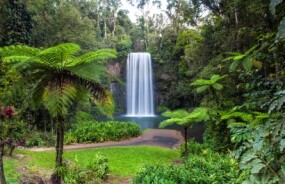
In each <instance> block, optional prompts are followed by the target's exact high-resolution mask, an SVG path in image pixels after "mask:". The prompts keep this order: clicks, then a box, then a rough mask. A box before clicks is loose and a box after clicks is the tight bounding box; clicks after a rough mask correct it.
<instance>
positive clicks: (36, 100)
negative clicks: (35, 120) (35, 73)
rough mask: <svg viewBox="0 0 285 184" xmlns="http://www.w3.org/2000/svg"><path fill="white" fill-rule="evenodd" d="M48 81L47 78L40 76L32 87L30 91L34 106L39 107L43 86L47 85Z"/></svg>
mask: <svg viewBox="0 0 285 184" xmlns="http://www.w3.org/2000/svg"><path fill="white" fill-rule="evenodd" d="M49 81H50V80H49V78H47V77H43V76H42V78H41V79H39V81H38V82H37V83H36V84H35V88H34V89H33V93H32V100H33V104H34V106H35V107H36V108H39V107H40V104H41V102H42V98H43V95H44V92H45V88H46V86H48V83H49Z"/></svg>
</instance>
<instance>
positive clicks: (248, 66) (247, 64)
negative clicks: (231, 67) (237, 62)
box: [242, 57, 252, 72]
mask: <svg viewBox="0 0 285 184" xmlns="http://www.w3.org/2000/svg"><path fill="white" fill-rule="evenodd" d="M242 66H243V68H244V69H245V71H247V72H248V71H250V70H251V67H252V60H251V58H250V57H246V58H244V60H243V61H242Z"/></svg>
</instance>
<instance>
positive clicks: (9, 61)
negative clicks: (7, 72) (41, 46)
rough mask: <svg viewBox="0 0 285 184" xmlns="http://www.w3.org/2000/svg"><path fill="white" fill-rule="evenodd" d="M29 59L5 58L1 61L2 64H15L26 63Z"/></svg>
mask: <svg viewBox="0 0 285 184" xmlns="http://www.w3.org/2000/svg"><path fill="white" fill-rule="evenodd" d="M29 58H30V57H29V56H7V57H5V58H3V60H2V61H4V63H7V64H15V63H19V62H23V61H26V60H28V59H29Z"/></svg>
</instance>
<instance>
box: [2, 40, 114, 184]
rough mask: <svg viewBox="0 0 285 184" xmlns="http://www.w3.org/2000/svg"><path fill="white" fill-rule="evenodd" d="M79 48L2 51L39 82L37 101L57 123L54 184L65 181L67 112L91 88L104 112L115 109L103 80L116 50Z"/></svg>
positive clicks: (27, 77)
mask: <svg viewBox="0 0 285 184" xmlns="http://www.w3.org/2000/svg"><path fill="white" fill-rule="evenodd" d="M79 51H80V47H79V46H78V45H76V44H72V43H66V44H60V45H57V46H54V47H51V48H48V49H45V50H39V49H36V48H32V47H27V46H10V47H4V48H2V49H1V51H0V54H2V56H4V61H5V62H7V63H11V64H13V66H14V67H15V68H16V69H17V70H18V71H19V72H20V73H21V74H22V78H23V79H24V80H28V81H29V82H30V83H33V84H35V88H34V89H33V99H34V102H35V103H37V104H38V103H39V102H40V103H41V104H43V105H44V106H45V107H46V109H47V110H48V111H49V113H50V115H51V116H52V117H53V119H54V121H55V122H56V124H57V128H56V129H57V140H56V172H55V174H54V175H53V177H52V180H53V183H57V184H59V183H61V176H60V174H59V173H58V171H59V170H58V169H60V167H61V166H62V155H63V141H64V140H63V139H64V126H65V120H66V115H67V114H68V112H69V110H70V108H71V106H72V104H73V102H74V101H75V100H76V96H78V95H79V96H80V95H82V93H83V92H86V90H88V91H89V92H90V93H91V94H92V96H93V99H94V102H95V103H96V104H97V105H98V106H99V107H100V108H101V109H102V110H103V111H102V112H103V113H105V114H109V115H110V114H111V113H112V111H113V109H114V106H113V102H112V98H111V95H110V93H109V92H108V91H107V90H106V88H105V87H104V86H103V82H104V81H102V79H103V77H105V75H106V70H105V67H104V62H105V61H106V60H107V59H111V58H115V57H116V52H115V51H113V50H98V51H96V52H89V53H86V54H84V55H81V56H78V55H77V54H78V52H79ZM82 89H86V90H82Z"/></svg>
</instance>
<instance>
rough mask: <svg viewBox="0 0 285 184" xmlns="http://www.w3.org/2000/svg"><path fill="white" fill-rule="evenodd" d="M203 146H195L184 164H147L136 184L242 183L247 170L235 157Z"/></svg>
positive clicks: (135, 179) (136, 177) (134, 179)
mask: <svg viewBox="0 0 285 184" xmlns="http://www.w3.org/2000/svg"><path fill="white" fill-rule="evenodd" d="M193 145H195V143H194V144H192V147H194V146H193ZM203 146H204V145H198V146H197V145H196V146H195V147H194V149H193V151H192V154H190V155H189V157H188V159H187V160H184V163H183V164H182V165H170V166H146V167H145V168H144V169H143V170H142V171H141V172H139V173H138V174H137V175H136V176H135V177H134V178H133V184H147V183H153V184H161V183H167V184H172V183H173V184H174V183H179V184H192V183H200V184H204V183H205V184H208V183H232V184H234V183H236V184H239V183H242V181H243V180H244V179H245V178H246V177H248V173H247V172H242V173H240V170H239V167H238V163H237V162H236V161H235V160H234V159H233V158H231V157H230V156H228V155H224V154H219V153H213V152H211V151H210V150H209V149H204V148H203ZM202 148H203V149H202ZM193 153H194V154H193Z"/></svg>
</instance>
